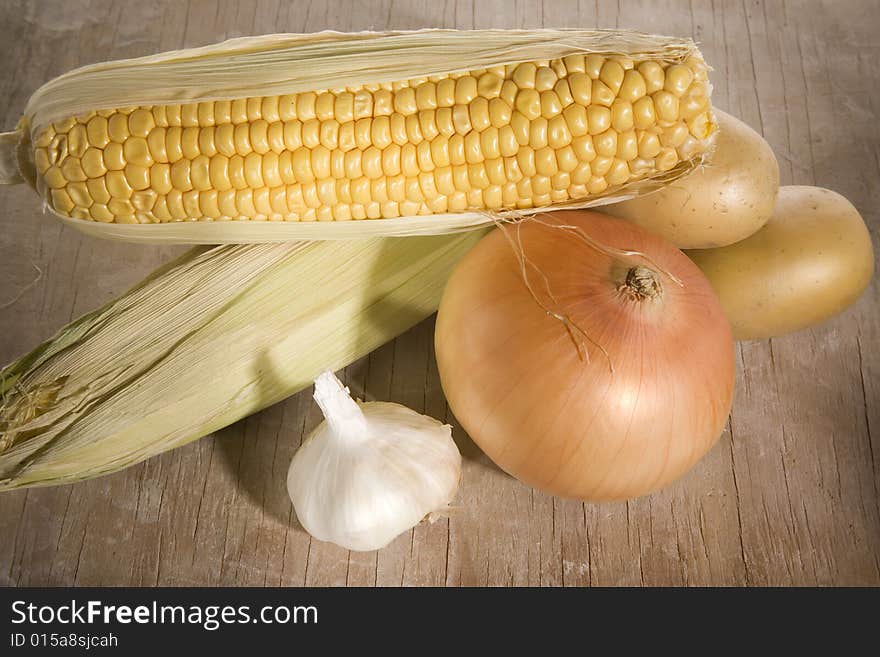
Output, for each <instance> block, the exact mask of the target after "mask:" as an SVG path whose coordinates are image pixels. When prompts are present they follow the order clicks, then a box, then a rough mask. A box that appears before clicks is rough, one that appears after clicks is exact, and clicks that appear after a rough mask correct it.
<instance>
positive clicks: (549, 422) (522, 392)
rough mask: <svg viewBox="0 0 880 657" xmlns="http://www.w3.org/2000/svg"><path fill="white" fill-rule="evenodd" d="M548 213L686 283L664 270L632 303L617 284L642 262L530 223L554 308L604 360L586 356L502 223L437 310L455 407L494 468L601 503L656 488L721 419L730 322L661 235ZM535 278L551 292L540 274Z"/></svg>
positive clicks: (532, 250) (729, 367)
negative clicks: (653, 292)
mask: <svg viewBox="0 0 880 657" xmlns="http://www.w3.org/2000/svg"><path fill="white" fill-rule="evenodd" d="M541 219H542V221H545V222H547V223H557V224H558V223H564V224H567V225H576V226H578V227H579V228H581V229H582V230H583V231H584V232H586V233H587V234H589V235H590V236H591V237H592V238H594V239H596V240H598V241H599V242H601V243H602V244H604V245H608V246H614V247H618V248H623V249H636V250H639V251H641V252H642V253H645V254H646V255H648V256H649V257H650V258H651V259H652V260H653V261H654V263H656V264H657V265H659V267H661V268H664V269H666V270H667V271H669V272H670V273H672V274H674V275H675V276H676V277H678V278H679V279H680V280H681V281H682V283H683V287H679V286H678V285H676V284H675V283H674V282H672V281H671V280H669V279H668V278H665V277H663V276H662V275H661V276H659V277H655V280H659V282H660V286H661V291H660V293H659V294H658V295H657V296H655V297H653V298H646V299H638V298H633V297H632V296H631V295H629V294H624V293H622V292H621V291H620V290H619V286H620V285H621V284H623V283H624V280H625V278H626V276H627V272H628V271H631V265H622V264H620V263H619V261H616V260H614V259H612V258H611V257H609V256H606V255H603V254H600V253H599V252H597V251H595V250H593V249H591V248H590V247H588V246H586V245H585V244H583V243H582V242H580V241H579V240H578V239H577V238H575V237H573V236H571V235H569V234H566V233H564V232H563V231H561V230H559V229H554V228H551V227H547V226H542V225H540V224H537V223H535V222H529V221H526V222H525V223H524V224H523V226H522V243H523V245H524V248H525V251H526V253H527V254H528V257H529V258H530V259H531V260H532V261H533V262H534V263H535V264H536V265H537V267H539V268H540V270H541V271H543V272H544V273H545V274H546V275H547V277H548V279H549V282H550V285H551V288H552V291H553V293H554V294H555V296H556V298H557V300H558V302H559V303H558V305H557V306H556V308H557V309H562V310H563V311H564V312H565V313H566V314H567V315H568V316H569V317H570V319H571V320H572V321H573V322H574V323H575V324H577V325H578V326H579V327H580V328H581V329H583V330H584V332H585V333H586V334H587V335H588V336H589V337H590V339H592V340H594V341H596V342H597V343H599V344H601V345H602V347H604V349H605V350H606V351H607V354H608V358H606V357H605V356H604V355H603V353H602V351H601V350H600V349H598V348H597V347H595V346H594V345H591V344H589V343H585V346H586V347H587V351H588V353H589V359H588V360H581V358H580V357H579V354H578V350H577V348H576V346H575V343H574V341H573V340H572V338H571V336H570V335H569V333H568V331H567V330H566V328H565V326H564V325H563V323H562V322H561V321H560V320H559V319H556V318H554V317H552V316H550V315H548V314H547V313H546V312H544V310H542V309H541V307H540V306H539V304H538V303H537V302H536V301H535V299H534V298H533V297H532V296H531V294H530V293H529V292H528V290H527V288H526V286H525V284H524V282H523V278H522V274H521V270H520V267H519V264H518V262H517V259H516V256H515V255H514V251H513V248H512V246H511V244H510V243H509V242H508V240H507V239H506V238H505V236H504V234H503V233H502V232H501V230H500V229H496V230H495V231H493V232H492V233H490V234H489V235H487V236H486V237H485V238H483V239H482V240H481V241H480V242H479V243H478V244H477V246H476V247H474V248H473V249H472V250H471V251H469V252H468V253H467V255H466V256H465V257H464V259H463V260H461V261H460V262H459V264H458V265H457V266H456V269H455V270H454V272H453V274H452V277H451V279H450V281H449V283H448V284H447V286H446V290H445V291H444V295H443V299H442V301H441V304H440V310H439V312H438V315H437V324H436V329H435V349H436V354H437V362H438V367H439V372H440V379H441V383H442V385H443V391H444V393H445V394H446V398H447V400H448V402H449V405H450V408H451V409H452V411H453V413H454V414H455V416H456V418H457V419H458V420H459V422H460V423H461V424H462V426H463V427H464V429H465V430H466V431H467V432H468V433H469V434H470V436H471V438H472V439H473V440H474V441H475V442H476V443H477V444H478V445H479V446H480V448H482V449H483V451H484V452H485V453H486V454H487V455H488V456H489V457H490V458H491V459H492V460H493V461H494V462H495V463H496V464H497V465H498V466H499V467H501V468H502V469H503V470H505V471H506V472H508V473H510V474H511V475H513V476H514V477H516V478H518V479H520V480H521V481H523V482H524V483H526V484H529V485H531V486H534V487H536V488H539V489H541V490H544V491H547V492H550V493H553V494H555V495H558V496H561V497H567V498H575V499H581V500H586V501H600V500H619V499H628V498H633V497H637V496H639V495H643V494H646V493H648V492H651V491H654V490H656V489H658V488H661V487H662V486H664V485H666V484H668V483H669V482H671V481H673V480H674V479H676V478H677V477H679V476H681V475H682V474H683V473H684V472H686V471H687V470H688V469H689V468H690V467H691V466H693V465H694V463H696V462H697V461H698V460H699V459H700V458H701V457H702V456H703V455H704V454H705V453H706V452H707V451H708V450H709V449H710V448H711V447H712V445H713V444H714V443H715V442H716V440H717V439H718V437H719V435H720V434H721V432H722V431H723V429H724V426H725V423H726V421H727V416H728V413H729V411H730V405H731V402H732V398H733V384H734V367H735V366H734V348H733V338H732V336H731V332H730V327H729V325H728V323H727V320H726V319H725V317H724V315H723V313H722V310H721V307H720V305H719V303H718V300H717V298H716V296H715V294H714V292H713V291H712V289H711V287H710V286H709V283H708V282H707V281H706V279H705V277H704V276H703V274H702V273H701V272H700V271H699V269H698V268H697V267H696V266H695V265H694V264H693V263H692V262H691V261H690V260H689V259H688V258H687V257H686V256H685V255H684V254H683V253H681V251H679V250H678V249H676V248H675V247H674V246H672V245H671V244H669V243H668V242H666V241H665V240H663V239H662V238H659V237H656V236H654V235H651V234H650V233H648V232H647V231H645V230H643V229H641V228H639V227H637V226H635V225H633V224H631V223H629V222H626V221H622V220H619V219H614V218H612V217H608V216H605V215H602V214H599V213H596V212H589V211H581V210H574V211H563V212H554V213H551V214H550V215H541ZM507 230H510V231H513V230H515V229H513V228H508V229H507ZM510 234H511V235H512V234H513V233H510ZM530 280H532V284H533V288H534V289H535V290H541V289H542V287H541V286H542V283H540V281H541V279H540V277H538V276H536V275H533V276H531V279H530ZM544 298H546V297H544ZM609 358H610V362H611V363H613V366H614V370H613V373H612V371H611V369H610V367H609V360H608V359H609Z"/></svg>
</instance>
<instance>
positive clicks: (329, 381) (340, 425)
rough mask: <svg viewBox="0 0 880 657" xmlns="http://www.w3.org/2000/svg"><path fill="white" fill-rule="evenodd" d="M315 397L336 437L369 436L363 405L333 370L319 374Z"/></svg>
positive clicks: (346, 438) (350, 438)
mask: <svg viewBox="0 0 880 657" xmlns="http://www.w3.org/2000/svg"><path fill="white" fill-rule="evenodd" d="M314 397H315V401H316V402H317V403H318V406H319V407H320V408H321V412H322V413H323V414H324V419H325V420H326V421H327V425H328V426H329V427H330V431H331V433H332V434H333V435H334V436H335V437H336V438H339V439H341V440H346V441H351V440H362V439H364V438H366V437H367V433H368V428H367V420H366V418H365V417H364V413H363V411H362V410H361V407H360V406H358V403H357V402H356V401H355V400H354V399H352V398H351V395H350V394H349V391H348V388H346V387H345V386H343V385H342V382H341V381H340V380H339V379H337V378H336V377H335V376H334V374H333V372H324V373H322V374H320V375H318V378H317V379H315V394H314Z"/></svg>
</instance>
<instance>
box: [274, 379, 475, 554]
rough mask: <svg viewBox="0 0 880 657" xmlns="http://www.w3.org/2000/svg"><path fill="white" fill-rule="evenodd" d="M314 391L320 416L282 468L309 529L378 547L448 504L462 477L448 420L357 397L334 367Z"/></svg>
mask: <svg viewBox="0 0 880 657" xmlns="http://www.w3.org/2000/svg"><path fill="white" fill-rule="evenodd" d="M314 397H315V401H316V402H317V403H318V406H320V407H321V411H322V412H323V413H324V418H325V419H324V421H323V422H322V423H321V424H320V425H318V427H317V428H316V429H315V430H314V431H312V432H311V433H310V434H309V435H308V437H307V438H306V439H305V440H304V441H303V444H302V446H301V447H300V448H299V451H297V453H296V454H295V455H294V457H293V460H292V461H291V463H290V469H289V470H288V472H287V492H288V494H289V495H290V499H291V501H292V502H293V506H294V509H295V510H296V515H297V518H299V522H300V524H301V525H302V526H303V528H304V529H305V530H306V531H307V532H308V533H309V534H311V535H312V536H313V537H315V538H317V539H318V540H321V541H329V542H331V543H335V544H337V545H339V546H342V547H344V548H347V549H349V550H357V551H368V550H377V549H379V548H382V547H385V546H386V545H388V544H389V543H390V542H391V541H392V540H394V539H395V538H396V537H397V536H399V535H400V534H402V533H403V532H405V531H407V530H408V529H411V528H412V527H414V526H415V525H417V524H418V523H419V522H421V521H422V519H423V518H424V517H425V516H427V515H428V514H430V513H432V512H435V511H441V510H443V509H444V508H445V507H447V506H448V504H449V502H450V501H451V500H452V498H453V497H454V496H455V493H456V491H457V489H458V482H459V479H460V477H461V454H460V453H459V451H458V447H457V446H456V444H455V442H454V441H453V440H452V427H451V426H449V425H448V424H443V423H442V422H438V421H437V420H435V419H433V418H431V417H428V416H426V415H421V414H420V413H417V412H415V411H413V410H411V409H409V408H407V407H406V406H401V405H400V404H393V403H388V402H357V401H355V400H354V399H352V398H351V396H350V395H349V392H348V388H346V387H344V386H343V385H342V383H341V382H340V381H339V379H337V378H336V376H335V375H334V374H333V373H332V372H324V373H323V374H321V375H320V376H319V377H318V378H317V379H316V381H315V394H314Z"/></svg>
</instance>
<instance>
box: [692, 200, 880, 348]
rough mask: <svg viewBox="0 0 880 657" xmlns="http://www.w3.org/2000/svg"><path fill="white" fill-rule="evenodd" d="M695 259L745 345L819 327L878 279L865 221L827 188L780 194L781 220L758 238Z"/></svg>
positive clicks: (771, 223) (700, 253) (705, 252)
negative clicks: (816, 325) (874, 276)
mask: <svg viewBox="0 0 880 657" xmlns="http://www.w3.org/2000/svg"><path fill="white" fill-rule="evenodd" d="M688 256H690V258H691V259H692V260H693V261H694V262H695V263H697V265H698V266H699V267H700V269H702V270H703V273H704V274H706V276H707V277H708V279H709V282H710V283H711V284H712V287H713V288H714V289H715V292H717V293H718V296H719V297H720V299H721V306H722V307H723V308H724V312H725V314H726V315H727V318H728V319H729V320H730V324H731V327H732V328H733V336H734V338H736V339H737V340H749V339H756V338H769V337H773V336H776V335H782V334H783V333H789V332H790V331H797V330H799V329H802V328H806V327H808V326H812V325H814V324H818V323H819V322H822V321H824V320H826V319H828V318H829V317H832V316H834V315H836V314H837V313H839V312H841V311H842V310H843V309H845V308H846V307H847V306H849V305H850V304H852V303H853V302H854V301H855V300H856V299H858V298H859V296H860V295H861V293H862V292H863V291H864V290H865V288H866V287H867V286H868V283H869V282H870V281H871V276H872V275H873V273H874V251H873V249H872V247H871V236H870V235H869V233H868V229H867V227H866V226H865V222H864V221H862V217H861V216H860V215H859V213H858V211H857V210H856V209H855V208H854V207H853V205H852V203H850V202H849V201H847V200H846V199H845V198H844V197H843V196H841V195H840V194H838V193H836V192H832V191H831V190H828V189H822V188H820V187H782V188H780V190H779V196H778V198H777V200H776V210H775V212H774V213H773V216H772V217H771V218H770V220H769V221H768V222H767V224H766V225H765V226H764V227H763V228H762V229H761V230H759V231H758V232H757V233H755V234H754V235H752V236H751V237H749V238H747V239H745V240H743V241H741V242H738V243H736V244H732V245H730V246H725V247H721V248H718V249H705V250H696V251H689V252H688Z"/></svg>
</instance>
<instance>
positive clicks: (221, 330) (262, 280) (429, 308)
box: [0, 231, 484, 490]
mask: <svg viewBox="0 0 880 657" xmlns="http://www.w3.org/2000/svg"><path fill="white" fill-rule="evenodd" d="M483 233H484V231H472V232H469V233H465V234H460V235H448V236H433V237H431V236H424V237H417V238H413V239H396V238H372V239H368V240H352V241H346V242H299V243H292V244H255V245H235V246H220V247H215V248H213V249H210V250H202V249H196V250H193V251H191V252H189V253H187V254H185V255H183V256H182V257H181V258H179V259H178V260H176V261H174V262H172V263H171V264H169V265H167V266H165V267H163V268H161V269H160V270H158V271H156V272H154V273H153V274H152V275H151V276H149V277H148V278H147V279H146V280H144V281H143V282H142V283H140V284H139V285H138V286H137V287H135V288H134V289H132V290H131V291H129V292H128V293H126V294H125V295H124V296H122V297H120V298H119V299H117V300H116V301H113V302H111V303H109V304H108V305H106V306H105V307H103V308H101V309H100V310H97V311H95V312H93V313H90V314H88V315H86V316H84V317H82V318H80V319H79V320H77V321H75V322H73V323H72V324H70V325H69V326H67V327H66V328H64V329H63V330H62V331H61V332H59V333H58V334H57V335H55V337H53V338H51V339H49V340H47V341H46V342H44V343H43V344H41V345H40V346H39V347H37V348H36V349H35V350H34V351H32V352H31V353H29V354H27V355H26V356H24V357H22V358H21V359H19V360H18V361H16V362H14V363H12V364H11V365H9V366H8V367H6V368H4V369H3V370H2V371H0V490H3V489H11V488H21V487H28V486H47V485H52V484H62V483H68V482H72V481H78V480H81V479H87V478H90V477H95V476H98V475H103V474H107V473H110V472H114V471H116V470H120V469H122V468H125V467H127V466H129V465H132V464H134V463H137V462H139V461H142V460H144V459H147V458H149V457H151V456H153V455H155V454H159V453H160V452H164V451H166V450H169V449H172V448H174V447H178V446H179V445H183V444H184V443H187V442H189V441H191V440H194V439H196V438H199V437H201V436H204V435H206V434H208V433H210V432H212V431H214V430H216V429H219V428H221V427H224V426H226V425H228V424H230V423H232V422H235V421H236V420H238V419H240V418H242V417H245V416H246V415H249V414H251V413H253V412H255V411H257V410H259V409H261V408H264V407H265V406H268V405H270V404H273V403H275V402H277V401H279V400H281V399H283V398H285V397H287V396H288V395H291V394H293V393H295V392H297V391H299V390H302V389H303V388H306V387H308V386H309V385H311V383H312V381H313V380H314V378H315V377H316V376H317V375H318V374H320V373H321V372H322V371H324V370H326V369H328V368H329V369H338V368H341V367H343V366H345V365H347V364H348V363H351V362H352V361H354V360H355V359H357V358H359V357H361V356H364V355H366V354H368V353H369V352H370V351H372V350H373V349H375V348H377V347H379V346H380V345H382V344H383V343H385V342H387V341H388V340H390V339H391V338H393V337H394V336H396V335H398V334H400V333H402V332H403V331H405V330H406V329H408V328H409V327H411V326H413V325H414V324H416V323H417V322H419V321H420V320H422V319H424V318H425V317H427V316H428V315H429V314H431V313H432V312H434V311H435V310H436V308H437V305H438V304H439V302H440V295H441V292H442V289H443V286H444V284H445V282H446V279H447V278H448V276H449V274H450V272H451V269H452V267H453V265H454V264H455V263H456V262H457V261H458V259H459V258H460V257H461V256H462V255H463V254H464V253H465V252H466V251H467V250H468V249H469V248H470V247H471V246H472V245H473V244H474V243H476V241H477V240H478V239H479V238H480V237H481V236H482V234H483Z"/></svg>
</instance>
